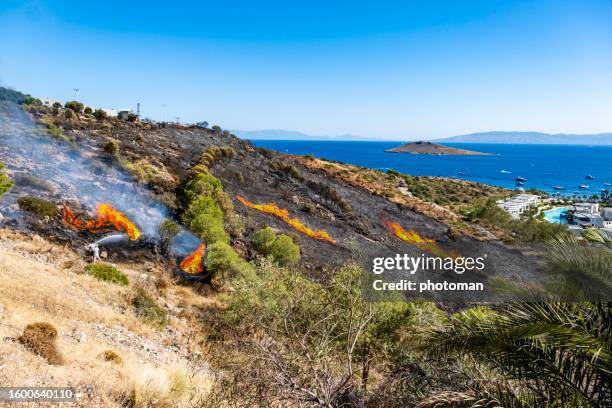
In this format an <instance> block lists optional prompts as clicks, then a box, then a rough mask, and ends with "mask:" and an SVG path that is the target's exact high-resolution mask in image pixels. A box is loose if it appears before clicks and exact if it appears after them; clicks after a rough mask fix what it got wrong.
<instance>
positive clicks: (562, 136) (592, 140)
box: [435, 132, 612, 146]
mask: <svg viewBox="0 0 612 408" xmlns="http://www.w3.org/2000/svg"><path fill="white" fill-rule="evenodd" d="M435 142H436V143H495V144H560V145H600V146H601V145H612V133H599V134H594V135H576V134H566V133H557V134H550V133H540V132H482V133H470V134H467V135H461V136H453V137H448V138H445V139H436V140H435Z"/></svg>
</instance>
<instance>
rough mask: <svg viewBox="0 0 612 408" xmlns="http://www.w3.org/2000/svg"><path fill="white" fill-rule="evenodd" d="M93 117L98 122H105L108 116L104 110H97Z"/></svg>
mask: <svg viewBox="0 0 612 408" xmlns="http://www.w3.org/2000/svg"><path fill="white" fill-rule="evenodd" d="M93 115H94V117H95V118H96V119H97V120H104V119H106V118H107V116H108V115H107V114H106V112H104V111H103V110H102V109H96V110H95V112H94V113H93Z"/></svg>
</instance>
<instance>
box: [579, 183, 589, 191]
mask: <svg viewBox="0 0 612 408" xmlns="http://www.w3.org/2000/svg"><path fill="white" fill-rule="evenodd" d="M578 187H580V188H582V189H584V190H586V189H587V188H589V186H587V185H586V184H581V185H579V186H578Z"/></svg>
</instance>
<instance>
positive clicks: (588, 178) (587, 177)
mask: <svg viewBox="0 0 612 408" xmlns="http://www.w3.org/2000/svg"><path fill="white" fill-rule="evenodd" d="M585 178H586V179H587V180H595V177H593V176H591V175H590V174H589V175H588V176H586V177H585Z"/></svg>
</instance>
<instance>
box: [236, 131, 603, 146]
mask: <svg viewBox="0 0 612 408" xmlns="http://www.w3.org/2000/svg"><path fill="white" fill-rule="evenodd" d="M231 132H232V133H234V134H235V135H237V136H238V137H240V138H242V139H249V140H330V141H334V140H336V141H349V140H356V141H374V140H378V141H381V140H391V139H381V138H375V137H364V136H355V135H341V136H313V135H308V134H306V133H302V132H298V131H295V130H282V129H265V130H232V131H231ZM398 140H414V138H410V139H407V138H401V137H398V138H396V139H395V140H394V141H398ZM432 141H434V142H436V143H494V144H561V145H574V144H575V145H599V146H603V145H612V133H599V134H591V135H577V134H568V133H557V134H551V133H542V132H481V133H470V134H467V135H460V136H452V137H447V138H443V139H433V140H432Z"/></svg>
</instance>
